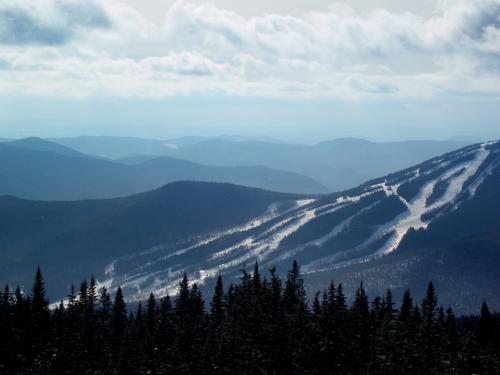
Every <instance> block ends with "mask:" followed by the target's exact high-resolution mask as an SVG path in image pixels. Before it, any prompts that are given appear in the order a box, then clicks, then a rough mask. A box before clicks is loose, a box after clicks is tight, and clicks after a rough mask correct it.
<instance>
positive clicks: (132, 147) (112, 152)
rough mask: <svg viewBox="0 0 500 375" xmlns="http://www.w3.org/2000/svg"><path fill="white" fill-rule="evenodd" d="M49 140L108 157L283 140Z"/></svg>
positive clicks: (236, 138)
mask: <svg viewBox="0 0 500 375" xmlns="http://www.w3.org/2000/svg"><path fill="white" fill-rule="evenodd" d="M50 140H51V141H53V142H56V143H59V144H61V145H63V146H66V147H70V148H72V149H74V150H78V151H80V152H82V153H84V154H88V155H94V156H98V157H102V158H108V159H122V158H129V157H131V156H135V155H142V156H149V157H155V156H168V154H169V150H176V149H179V148H182V147H186V146H191V145H194V144H196V143H200V142H204V141H210V140H219V141H225V142H231V143H238V142H248V141H259V142H270V143H281V142H280V141H278V140H275V139H273V138H268V137H243V136H234V135H221V136H217V137H200V136H185V137H178V138H171V139H164V140H158V139H145V138H135V137H111V136H80V137H69V138H52V139H50Z"/></svg>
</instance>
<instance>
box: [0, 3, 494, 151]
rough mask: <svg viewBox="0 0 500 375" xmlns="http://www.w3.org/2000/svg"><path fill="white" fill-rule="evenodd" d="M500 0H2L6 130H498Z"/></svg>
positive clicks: (318, 133)
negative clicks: (335, 0) (416, 0)
mask: <svg viewBox="0 0 500 375" xmlns="http://www.w3.org/2000/svg"><path fill="white" fill-rule="evenodd" d="M499 16H500V1H499V0H473V1H465V0H460V1H449V0H428V1H423V2H419V3H418V4H414V3H413V2H400V1H399V2H398V1H392V0H378V1H367V0H345V1H343V2H342V1H340V2H330V1H327V0H315V1H311V2H307V3H304V2H300V1H291V2H283V1H277V2H273V3H272V4H268V3H264V2H263V1H256V2H253V3H252V4H247V3H245V2H238V1H233V2H229V1H226V0H213V1H212V2H202V1H198V0H191V1H189V0H188V1H172V0H169V1H165V2H162V3H159V2H156V1H151V0H148V1H137V0H124V1H118V0H105V1H100V2H98V1H94V0H92V1H87V2H84V3H79V2H75V1H71V0H63V1H55V0H44V1H43V2H40V1H35V0H22V1H13V0H6V1H4V2H2V4H0V19H2V20H4V21H6V22H3V24H2V25H1V26H0V80H1V82H2V85H1V86H0V101H1V103H2V105H1V106H0V133H1V134H2V135H3V136H5V137H7V138H23V137H26V136H30V135H37V136H40V137H43V138H49V137H72V136H77V135H80V134H88V135H108V136H133V137H141V138H153V139H163V138H174V137H179V136H194V135H202V136H208V137H213V136H217V135H219V134H234V135H237V136H253V135H256V134H258V135H260V136H265V137H272V138H278V139H283V140H284V141H287V142H302V143H315V142H319V141H321V140H325V139H335V138H344V137H355V138H363V139H370V140H376V141H382V140H390V141H396V140H403V139H450V138H454V137H458V136H463V135H465V136H472V137H478V138H480V139H495V138H499V137H500V126H499V123H500V111H499V110H498V108H499V104H500V69H499V65H498V61H500V60H499V55H500V49H499V46H500V43H499V42H500V27H499V25H498V17H499Z"/></svg>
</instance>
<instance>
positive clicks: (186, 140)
mask: <svg viewBox="0 0 500 375" xmlns="http://www.w3.org/2000/svg"><path fill="white" fill-rule="evenodd" d="M54 141H56V142H59V143H61V144H63V145H65V146H68V147H71V148H74V149H75V150H78V151H80V152H83V153H85V154H89V155H95V156H99V157H106V158H112V159H116V161H119V162H122V163H124V164H136V163H138V162H144V161H147V160H151V159H153V158H154V157H157V156H170V157H174V158H177V159H183V160H188V161H192V162H195V163H201V164H204V165H212V166H226V167H237V166H265V167H268V168H273V169H279V170H283V171H288V172H293V173H298V174H301V175H303V176H308V177H309V178H311V179H313V180H315V181H318V182H319V183H320V184H321V185H323V186H326V187H327V188H328V189H329V191H339V190H344V189H348V188H352V187H354V186H358V185H359V184H361V183H363V182H365V181H367V180H370V179H373V178H376V177H378V176H383V175H386V174H388V173H391V172H394V171H398V170H401V169H403V168H407V167H409V166H410V165H415V164H418V163H420V162H423V161H425V160H427V159H429V158H432V157H435V156H437V155H440V154H443V153H445V152H449V151H452V150H455V149H458V148H460V147H463V146H466V145H468V144H470V143H471V142H470V141H467V140H450V141H406V142H385V143H377V142H369V141H366V140H363V139H356V138H343V139H336V140H333V141H328V142H321V143H318V144H316V145H297V144H287V143H283V142H280V141H276V140H273V139H267V138H256V139H252V138H246V137H235V136H220V137H213V138H204V137H182V138H176V139H170V140H161V141H160V140H145V139H139V138H120V137H77V138H60V139H54Z"/></svg>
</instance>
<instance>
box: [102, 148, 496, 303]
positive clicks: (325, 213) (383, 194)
mask: <svg viewBox="0 0 500 375" xmlns="http://www.w3.org/2000/svg"><path fill="white" fill-rule="evenodd" d="M499 169H500V143H498V142H488V143H484V144H478V145H473V146H469V147H466V148H464V149H461V150H458V151H455V152H451V153H448V154H446V155H443V156H441V157H437V158H434V159H432V160H429V161H427V162H425V163H422V164H420V165H418V166H415V167H413V168H409V169H406V170H404V171H401V172H397V173H394V174H391V175H389V176H386V177H384V178H380V179H377V180H374V181H371V182H369V183H366V184H364V185H362V186H360V187H358V188H356V189H353V190H350V191H346V192H342V193H337V194H332V195H328V196H320V197H316V198H311V199H302V200H297V201H296V202H295V203H294V204H293V205H291V206H290V208H288V209H287V210H285V211H283V210H278V209H277V207H276V206H274V205H273V206H271V207H269V209H268V210H267V211H266V212H264V213H263V214H262V216H260V217H256V218H254V219H253V220H251V221H250V222H249V223H247V224H245V225H240V226H237V227H234V228H231V229H226V230H224V231H221V232H219V233H207V234H206V235H205V236H201V237H200V236H198V237H196V238H192V239H186V241H185V243H183V244H182V245H178V246H173V245H171V244H158V245H157V246H155V247H154V248H151V249H137V252H136V253H135V254H134V255H129V256H127V257H123V258H118V259H115V260H114V261H113V262H112V263H111V264H110V265H109V266H108V267H107V268H106V270H105V274H106V279H105V280H102V281H101V282H102V283H103V284H105V285H107V286H108V287H110V288H111V289H113V288H114V287H117V286H118V285H121V286H122V288H123V289H124V291H125V292H126V295H127V296H128V298H129V299H130V300H142V299H145V298H147V295H148V294H149V293H150V292H151V291H153V292H155V294H157V295H158V296H164V295H165V294H167V293H169V294H175V292H176V288H177V286H178V283H179V281H180V279H181V277H182V276H183V274H184V272H186V273H187V274H188V275H189V277H190V279H191V280H192V281H194V282H197V283H199V284H205V283H209V282H211V281H213V279H214V278H215V277H216V276H217V274H218V273H223V274H226V275H229V277H231V276H237V275H238V274H239V272H240V270H241V269H242V268H245V267H246V268H248V269H249V268H250V267H251V265H252V264H253V262H255V261H258V262H259V263H260V264H262V265H264V266H271V265H278V266H280V264H282V265H283V267H284V268H286V267H288V266H289V264H290V262H291V261H292V259H297V260H298V261H299V263H300V264H301V265H302V267H303V271H304V272H306V273H315V272H320V271H325V270H333V269H336V268H338V267H348V266H349V265H352V264H356V263H359V262H369V261H370V260H372V259H374V258H377V257H382V256H385V255H387V254H389V253H391V252H393V251H396V250H397V248H398V246H399V244H400V243H401V241H402V239H403V237H404V236H405V234H406V233H407V232H408V230H410V228H413V229H417V230H418V229H425V228H426V227H427V226H428V225H429V223H431V222H432V221H433V220H435V219H436V218H438V217H440V216H441V215H446V214H447V212H450V211H451V210H455V209H457V208H458V207H459V206H460V205H461V204H462V203H463V202H465V201H466V200H469V199H473V197H474V195H475V194H476V192H477V191H478V189H480V187H481V184H482V183H483V182H484V181H485V180H486V179H487V178H488V177H489V176H491V175H492V174H494V173H499Z"/></svg>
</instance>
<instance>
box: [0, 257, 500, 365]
mask: <svg viewBox="0 0 500 375" xmlns="http://www.w3.org/2000/svg"><path fill="white" fill-rule="evenodd" d="M130 310H133V311H130ZM0 373H1V374H120V375H127V374H402V373H404V374H495V373H500V319H499V318H498V316H497V315H496V314H492V313H491V312H490V311H489V309H488V306H487V305H486V304H483V306H482V308H481V314H480V315H478V316H468V317H461V318H456V317H455V315H454V313H453V310H452V309H451V308H447V309H446V310H445V309H444V308H443V307H441V306H439V304H438V296H437V293H436V291H435V289H434V286H433V284H432V283H430V284H429V286H428V288H427V293H426V295H425V297H424V298H423V300H422V301H421V303H416V302H415V301H414V300H413V299H412V296H411V295H410V292H409V291H407V292H406V293H405V294H404V297H403V301H402V303H401V305H400V307H399V308H396V305H395V302H394V300H393V296H392V293H391V291H390V290H388V291H387V293H386V295H385V296H383V297H376V298H374V299H373V300H371V301H369V299H368V296H367V294H366V291H365V289H364V288H363V285H362V284H361V285H360V287H359V288H358V290H357V292H356V294H355V296H354V298H353V301H352V303H351V304H350V306H349V305H348V304H347V301H346V296H345V294H344V292H343V290H342V285H341V284H334V283H331V284H330V285H329V287H328V288H326V290H323V291H322V292H318V293H317V294H316V295H315V297H314V298H313V300H312V301H311V303H309V302H308V300H307V296H306V292H305V289H304V281H303V278H302V275H301V273H300V268H299V266H298V264H297V263H296V262H294V263H293V266H292V268H291V270H290V271H289V272H288V274H287V277H286V279H284V280H282V279H281V278H280V277H279V276H278V275H277V274H276V270H275V269H274V268H273V269H271V270H270V272H269V275H267V276H262V275H261V270H260V269H259V267H258V265H257V264H256V265H255V268H254V270H253V272H251V273H248V272H245V271H242V276H241V279H240V280H239V282H237V283H234V284H231V285H229V287H228V288H224V286H223V283H222V278H221V277H220V276H219V277H218V278H217V282H216V286H215V290H214V293H213V297H212V298H211V301H210V302H209V303H208V304H207V305H206V304H205V301H204V299H203V297H202V294H201V291H200V289H199V287H198V285H196V284H194V283H192V284H190V283H189V280H188V278H187V276H184V278H183V280H182V281H181V282H180V284H179V291H178V295H177V297H176V298H175V300H173V299H171V298H170V297H168V296H167V297H165V298H161V299H157V298H155V296H154V295H153V294H151V295H150V297H149V299H148V300H147V302H145V304H144V305H142V304H139V305H138V306H137V308H134V309H127V304H126V303H125V300H124V296H123V293H122V290H121V289H120V288H118V289H117V290H116V293H115V294H114V296H113V298H111V296H110V294H109V292H108V291H107V289H106V288H102V289H100V290H97V288H96V283H95V281H94V279H93V278H92V279H91V280H90V282H87V281H83V282H82V283H81V286H80V289H79V291H77V292H75V291H74V290H73V288H72V291H71V293H70V294H69V296H68V299H67V301H66V303H63V302H61V303H60V304H59V306H58V307H57V308H54V309H50V308H49V304H48V301H47V296H46V291H45V288H44V281H43V278H42V273H41V271H40V269H38V270H37V272H36V275H35V281H34V285H33V289H32V291H31V293H30V294H29V295H28V294H25V293H23V292H22V291H21V290H20V289H19V288H17V289H16V290H15V291H11V290H10V289H9V288H8V287H7V286H6V287H5V289H4V290H3V291H2V292H1V293H0Z"/></svg>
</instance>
